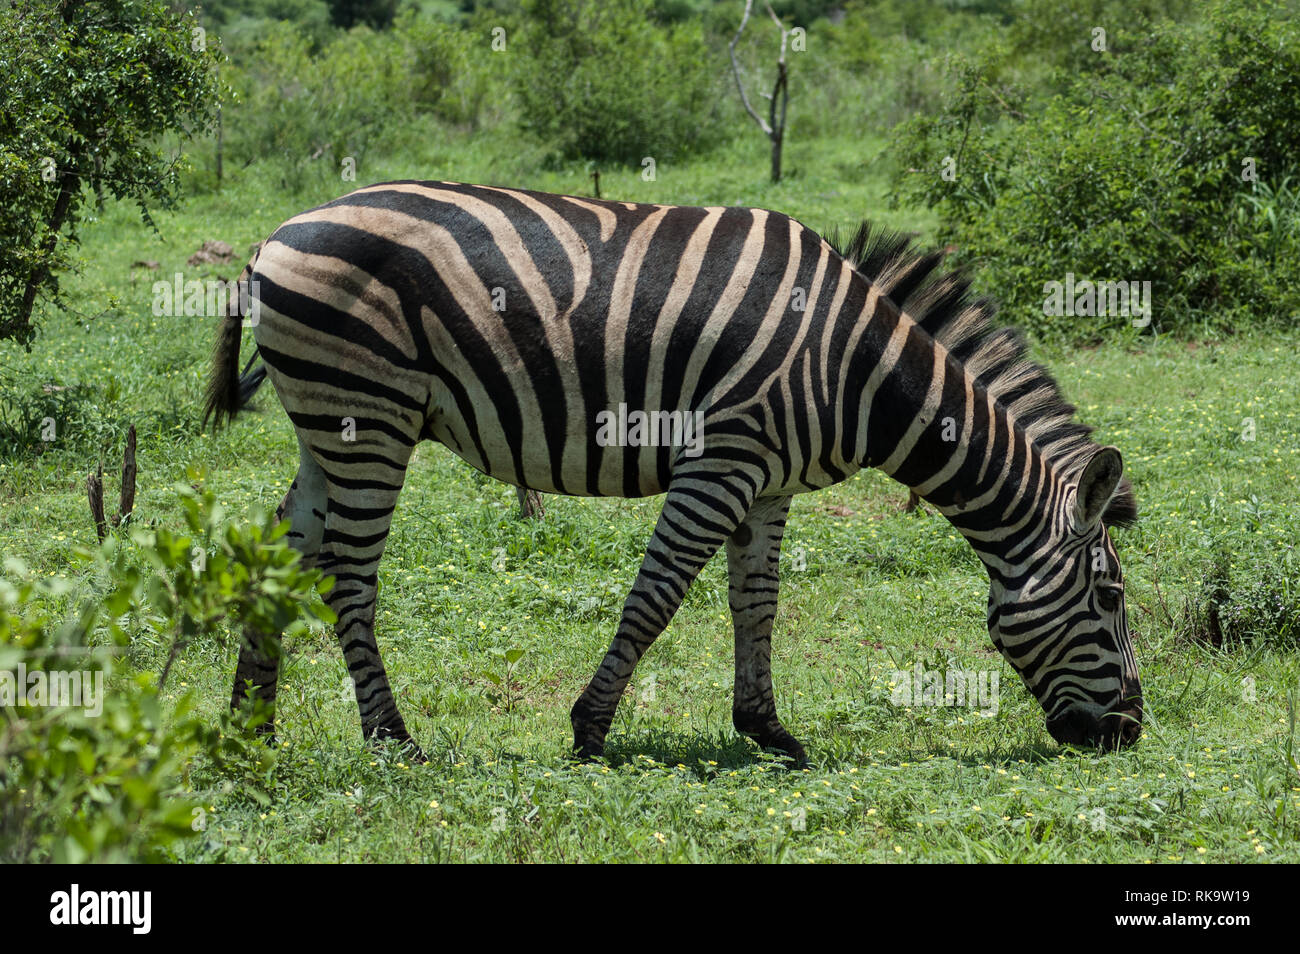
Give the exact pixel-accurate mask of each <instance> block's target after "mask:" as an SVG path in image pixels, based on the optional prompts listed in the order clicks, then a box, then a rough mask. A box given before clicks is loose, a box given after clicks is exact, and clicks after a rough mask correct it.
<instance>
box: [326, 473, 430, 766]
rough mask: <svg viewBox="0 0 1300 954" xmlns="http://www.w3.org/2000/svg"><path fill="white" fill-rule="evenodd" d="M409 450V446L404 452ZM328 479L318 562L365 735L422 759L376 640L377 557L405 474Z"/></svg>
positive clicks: (386, 533)
mask: <svg viewBox="0 0 1300 954" xmlns="http://www.w3.org/2000/svg"><path fill="white" fill-rule="evenodd" d="M409 454H410V450H409V449H407V450H406V456H408V457H409ZM402 466H403V468H404V467H405V457H404V458H403V460H402ZM328 483H329V510H328V512H327V514H326V517H325V536H324V540H323V542H322V544H321V554H320V561H319V566H320V568H321V570H322V571H323V572H324V573H325V574H326V575H327V576H333V577H334V588H333V589H332V590H331V591H330V593H329V596H328V597H327V599H328V602H329V605H330V608H331V609H332V610H334V612H335V614H337V616H338V623H337V624H336V626H335V633H336V634H337V636H338V639H339V645H340V646H341V647H342V649H343V660H344V662H345V663H346V664H347V667H348V674H349V675H350V676H351V677H352V685H353V688H354V689H355V690H356V695H357V708H358V709H359V710H360V713H361V732H362V735H363V736H364V737H365V738H367V739H394V740H397V741H399V742H405V743H409V744H410V745H411V747H412V748H413V749H414V758H416V759H418V760H420V761H423V760H424V756H423V753H421V752H420V751H419V747H418V746H416V745H415V743H414V742H412V740H411V736H410V733H408V732H407V731H406V724H405V723H404V722H403V721H402V715H401V713H400V712H398V709H397V701H396V700H395V699H394V698H393V690H392V687H391V686H390V685H389V683H388V674H387V672H386V671H385V670H384V663H383V660H382V659H381V658H380V656H379V646H378V644H377V643H376V642H375V597H376V594H377V592H378V580H379V561H380V558H382V557H383V555H384V545H385V543H386V542H387V540H388V530H389V527H390V526H391V524H392V520H393V508H394V507H395V506H396V504H397V496H398V493H399V492H400V491H401V477H400V476H399V477H398V479H397V483H396V484H394V485H389V484H386V483H385V482H381V481H377V480H373V479H371V480H347V481H344V480H343V478H341V477H337V476H330V477H329V478H328ZM358 485H360V486H358Z"/></svg>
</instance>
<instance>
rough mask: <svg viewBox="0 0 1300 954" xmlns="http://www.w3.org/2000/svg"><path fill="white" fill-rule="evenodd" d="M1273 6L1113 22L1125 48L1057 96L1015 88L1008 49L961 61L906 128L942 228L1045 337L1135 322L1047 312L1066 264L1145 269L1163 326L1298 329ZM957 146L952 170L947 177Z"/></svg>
mask: <svg viewBox="0 0 1300 954" xmlns="http://www.w3.org/2000/svg"><path fill="white" fill-rule="evenodd" d="M1276 13H1277V9H1276V6H1275V5H1267V4H1264V5H1261V4H1257V3H1252V2H1248V0H1220V2H1218V3H1216V4H1215V5H1214V7H1213V8H1212V9H1211V10H1210V11H1209V13H1208V14H1207V16H1206V18H1205V20H1204V21H1197V22H1192V23H1165V24H1163V25H1161V26H1159V27H1158V28H1156V29H1155V30H1154V32H1152V33H1149V34H1148V33H1145V32H1139V33H1134V32H1131V31H1130V32H1126V31H1125V30H1123V29H1120V28H1117V29H1116V31H1114V32H1113V34H1112V36H1111V38H1110V39H1108V43H1109V44H1111V46H1112V50H1114V49H1121V50H1127V51H1128V52H1121V53H1116V52H1110V53H1096V54H1094V55H1096V56H1097V57H1098V58H1099V59H1100V58H1104V65H1103V66H1102V67H1100V68H1099V69H1097V70H1096V71H1094V72H1091V73H1090V74H1088V75H1086V76H1082V77H1074V78H1072V79H1071V80H1070V81H1069V85H1068V86H1067V87H1066V89H1065V91H1064V92H1063V93H1061V94H1059V95H1055V96H1053V97H1051V98H1048V99H1042V98H1038V99H1035V98H1034V97H1032V96H1031V95H1030V94H1029V93H1027V92H1025V91H1024V90H1022V89H1018V88H1017V85H1016V83H1015V82H1013V80H1014V79H1015V77H1009V76H1008V74H1007V68H1006V67H1005V63H1006V62H1007V59H1008V54H1007V51H1006V50H1005V49H998V48H990V49H989V50H986V52H985V54H984V55H983V56H981V57H979V58H977V59H975V60H969V59H958V60H957V62H956V65H955V67H954V71H953V74H952V76H953V80H954V91H953V95H952V97H951V99H950V100H949V103H948V106H947V108H946V109H945V110H944V112H943V113H941V114H940V115H938V116H932V117H922V118H918V119H915V120H913V121H911V122H909V123H908V124H906V125H905V126H904V127H903V128H902V129H901V130H900V134H899V145H900V148H901V149H902V151H903V153H904V157H905V162H906V164H907V165H908V166H910V167H911V169H912V174H911V175H910V176H909V178H908V181H907V184H906V187H905V190H904V192H905V194H906V195H908V196H911V197H914V198H919V199H921V200H922V201H924V202H925V203H926V204H928V205H930V206H931V207H933V208H935V209H936V210H937V211H938V212H939V214H940V230H941V232H942V236H943V238H944V240H946V241H949V242H952V243H954V244H955V245H957V246H958V247H959V249H960V250H961V252H962V254H963V255H964V256H965V257H966V258H967V259H968V260H975V261H978V262H979V265H980V267H979V269H978V272H977V277H978V280H979V281H980V282H981V283H982V285H983V287H984V288H985V290H988V291H991V292H993V293H994V294H995V295H996V296H997V297H998V298H1000V299H1001V300H1002V302H1003V303H1004V307H1005V309H1006V310H1007V311H1008V312H1009V314H1010V317H1011V319H1012V320H1013V321H1015V322H1017V323H1020V324H1023V325H1025V326H1027V327H1028V328H1030V329H1031V330H1033V331H1035V332H1037V333H1039V334H1044V335H1057V336H1061V337H1065V338H1068V339H1072V340H1089V339H1096V338H1099V337H1101V336H1102V335H1104V334H1107V333H1112V332H1114V331H1115V330H1117V329H1119V328H1127V327H1129V326H1130V323H1131V321H1130V319H1131V317H1132V316H1129V315H1110V316H1107V317H1099V316H1092V317H1088V316H1067V315H1051V314H1047V313H1046V311H1047V309H1046V308H1045V306H1044V299H1045V297H1046V289H1045V287H1044V285H1045V283H1047V282H1051V281H1060V282H1064V281H1065V280H1066V277H1067V274H1068V273H1072V274H1073V275H1075V276H1076V278H1077V279H1078V280H1083V279H1087V280H1090V281H1093V282H1098V281H1126V282H1127V281H1139V282H1141V281H1149V282H1150V283H1151V303H1152V313H1151V319H1152V320H1151V322H1150V324H1151V326H1152V327H1153V328H1155V329H1157V330H1165V331H1175V332H1179V333H1182V334H1194V333H1199V332H1203V331H1206V330H1212V331H1224V330H1231V329H1233V328H1235V327H1237V326H1239V325H1241V324H1245V323H1251V324H1260V325H1269V324H1272V325H1274V326H1281V325H1287V324H1290V323H1291V320H1292V316H1293V313H1294V312H1295V310H1296V308H1297V306H1300V300H1298V299H1297V294H1296V286H1295V283H1294V282H1293V281H1292V280H1291V279H1290V276H1292V275H1294V274H1295V273H1296V269H1297V267H1300V229H1297V228H1296V224H1297V219H1296V217H1295V215H1296V202H1295V190H1294V187H1293V185H1292V183H1294V182H1295V180H1296V177H1297V175H1300V159H1297V158H1296V157H1297V156H1298V155H1300V149H1298V147H1300V27H1298V26H1297V25H1296V24H1295V22H1294V21H1293V20H1289V19H1287V18H1283V17H1278V16H1275V15H1274V14H1276ZM1138 22H1139V23H1140V21H1138ZM948 157H951V159H952V160H953V161H954V162H955V173H956V175H955V178H944V177H943V176H942V175H941V174H940V172H941V169H942V168H943V165H944V162H945V160H946V159H947V158H948ZM1247 160H1249V162H1247ZM1252 169H1253V170H1254V172H1255V174H1256V179H1257V181H1249V179H1248V177H1247V178H1244V175H1245V173H1246V172H1247V171H1249V170H1252ZM1134 320H1136V319H1134Z"/></svg>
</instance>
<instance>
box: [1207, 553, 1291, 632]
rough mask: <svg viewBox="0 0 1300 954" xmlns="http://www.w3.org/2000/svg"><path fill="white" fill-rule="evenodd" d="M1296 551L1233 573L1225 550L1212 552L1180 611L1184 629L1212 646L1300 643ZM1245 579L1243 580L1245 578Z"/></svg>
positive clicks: (1254, 562) (1255, 562) (1230, 560)
mask: <svg viewBox="0 0 1300 954" xmlns="http://www.w3.org/2000/svg"><path fill="white" fill-rule="evenodd" d="M1295 562H1296V561H1295V553H1294V550H1290V549H1288V550H1287V551H1285V553H1284V554H1283V556H1282V558H1281V559H1280V560H1273V561H1268V562H1263V561H1252V562H1251V563H1250V564H1249V566H1248V567H1247V568H1246V570H1245V571H1244V572H1243V571H1238V572H1237V573H1234V572H1233V565H1232V558H1231V555H1230V554H1229V552H1228V551H1227V549H1226V548H1221V549H1220V550H1219V552H1218V553H1216V554H1215V558H1214V561H1213V563H1212V564H1211V565H1210V566H1209V567H1208V569H1207V571H1206V573H1205V578H1204V580H1203V582H1202V583H1201V586H1200V589H1199V591H1198V592H1197V593H1196V594H1195V595H1194V596H1193V597H1192V598H1191V599H1189V600H1188V603H1187V605H1186V607H1185V608H1184V612H1183V626H1182V628H1183V631H1184V632H1185V633H1186V634H1188V635H1189V636H1191V637H1192V638H1193V639H1196V640H1198V641H1201V642H1206V643H1209V644H1210V645H1212V646H1215V647H1224V648H1234V647H1240V646H1246V645H1250V644H1255V643H1267V644H1272V645H1276V646H1279V647H1282V648H1287V649H1295V648H1297V647H1300V572H1298V571H1297V567H1296V565H1295ZM1243 577H1244V578H1243Z"/></svg>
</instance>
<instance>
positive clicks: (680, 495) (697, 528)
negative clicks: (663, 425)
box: [570, 479, 749, 759]
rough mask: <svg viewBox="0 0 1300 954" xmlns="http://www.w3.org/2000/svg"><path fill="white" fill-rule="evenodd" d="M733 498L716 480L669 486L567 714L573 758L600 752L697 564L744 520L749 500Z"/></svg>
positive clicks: (733, 493)
mask: <svg viewBox="0 0 1300 954" xmlns="http://www.w3.org/2000/svg"><path fill="white" fill-rule="evenodd" d="M738 493H739V492H738V491H737V489H736V488H735V487H733V486H730V485H729V484H727V483H724V482H722V481H717V480H694V479H688V480H683V481H680V482H674V485H673V487H672V488H670V489H669V491H668V496H667V499H666V500H665V501H664V509H663V511H662V512H661V513H660V514H659V521H658V523H656V524H655V532H654V535H653V536H652V537H651V538H650V545H649V546H648V547H647V548H646V554H645V559H644V560H643V561H642V563H641V571H640V572H639V573H638V574H637V577H636V580H635V581H634V582H633V584H632V591H631V592H630V593H629V594H628V597H627V600H626V602H624V604H623V615H622V617H621V619H620V620H619V624H618V634H617V635H616V636H615V637H614V642H613V643H612V644H611V645H610V647H609V651H608V652H607V653H606V654H605V658H604V660H603V661H602V662H601V664H600V668H599V669H598V670H597V671H596V675H595V676H594V677H593V678H592V680H591V682H590V683H588V685H587V688H586V689H585V690H584V691H583V693H582V695H581V696H579V697H578V701H577V702H576V703H575V704H574V706H573V711H572V712H571V713H570V721H571V722H572V723H573V748H574V751H575V752H576V753H577V754H578V757H579V758H584V759H589V758H596V757H597V756H600V755H603V754H604V752H605V736H606V734H607V733H608V732H609V727H610V724H611V723H612V722H613V721H614V710H615V709H617V708H618V702H619V700H620V699H621V698H622V696H623V690H624V689H625V688H626V687H627V683H628V680H629V679H630V678H631V677H632V670H633V669H635V668H636V664H637V662H638V661H639V660H640V659H641V656H642V655H643V654H644V653H645V651H646V650H647V649H649V648H650V644H651V643H653V642H654V641H655V639H656V638H658V636H659V634H660V633H662V632H663V631H664V629H665V628H666V627H667V626H668V622H669V620H671V619H672V618H673V614H674V613H675V612H677V607H679V606H680V605H681V603H682V599H683V598H684V597H685V596H686V590H687V588H688V587H689V586H690V585H691V582H692V581H693V580H694V579H695V577H696V576H697V575H699V572H700V570H701V569H702V568H703V567H704V564H706V563H708V562H709V559H710V558H711V557H712V556H713V555H714V554H715V553H717V552H718V550H719V548H721V546H722V545H723V543H725V542H726V539H727V537H728V536H730V534H731V532H732V530H734V529H735V528H736V525H737V524H738V523H739V522H740V521H741V519H742V518H743V517H744V514H745V511H746V510H747V509H748V506H749V500H748V499H741V498H740V497H738Z"/></svg>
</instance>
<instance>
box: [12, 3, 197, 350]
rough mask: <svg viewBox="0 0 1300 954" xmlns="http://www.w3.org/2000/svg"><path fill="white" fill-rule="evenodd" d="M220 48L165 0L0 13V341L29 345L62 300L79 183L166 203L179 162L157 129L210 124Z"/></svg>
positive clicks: (191, 129) (27, 6)
mask: <svg viewBox="0 0 1300 954" xmlns="http://www.w3.org/2000/svg"><path fill="white" fill-rule="evenodd" d="M215 62H216V54H215V53H213V52H212V51H210V50H209V49H208V44H207V37H206V34H205V33H204V31H203V30H202V28H201V27H200V26H199V24H198V22H197V21H196V20H195V19H194V17H193V16H192V15H191V14H184V15H178V14H175V13H172V12H171V11H170V9H169V8H168V6H167V5H166V4H165V3H163V2H160V0H95V2H86V0H57V2H53V3H50V2H41V0H13V2H11V3H9V4H7V5H6V6H5V7H4V9H2V10H0V75H3V76H4V77H5V83H4V85H3V87H0V143H2V144H3V145H0V208H3V209H4V210H5V215H4V217H3V219H0V339H5V338H12V339H15V340H16V341H18V342H20V343H21V344H23V345H26V346H28V347H30V346H31V342H32V341H33V340H34V339H35V337H36V325H35V324H34V323H33V312H34V310H35V308H36V305H37V304H38V303H39V302H41V301H49V302H51V303H58V302H59V284H58V273H59V272H60V271H62V270H65V269H66V268H67V267H68V265H69V263H70V261H71V251H72V246H73V245H75V243H76V240H77V226H78V224H79V222H80V219H81V209H82V201H83V198H84V196H85V195H86V193H87V191H88V190H99V191H107V192H109V193H110V194H111V195H112V196H113V197H114V198H117V199H132V200H134V201H135V202H136V203H138V204H139V206H140V211H141V214H142V216H143V218H144V220H145V221H146V222H147V223H149V224H151V225H152V224H153V223H152V219H151V218H150V215H149V208H150V205H151V204H156V205H157V206H158V207H161V208H171V207H172V206H173V205H174V204H175V200H176V198H177V196H178V191H179V188H178V180H177V163H178V161H179V157H178V156H176V155H167V154H166V153H165V152H164V150H163V148H162V146H161V143H160V137H161V136H162V134H164V133H167V132H174V133H178V134H179V135H180V136H181V137H182V138H185V137H188V136H190V135H193V134H195V133H199V132H204V131H207V130H208V129H209V128H210V127H211V125H212V123H213V120H214V117H215V114H216V108H217V102H218V96H217V82H216V79H215V73H214V70H213V66H214V65H215Z"/></svg>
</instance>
